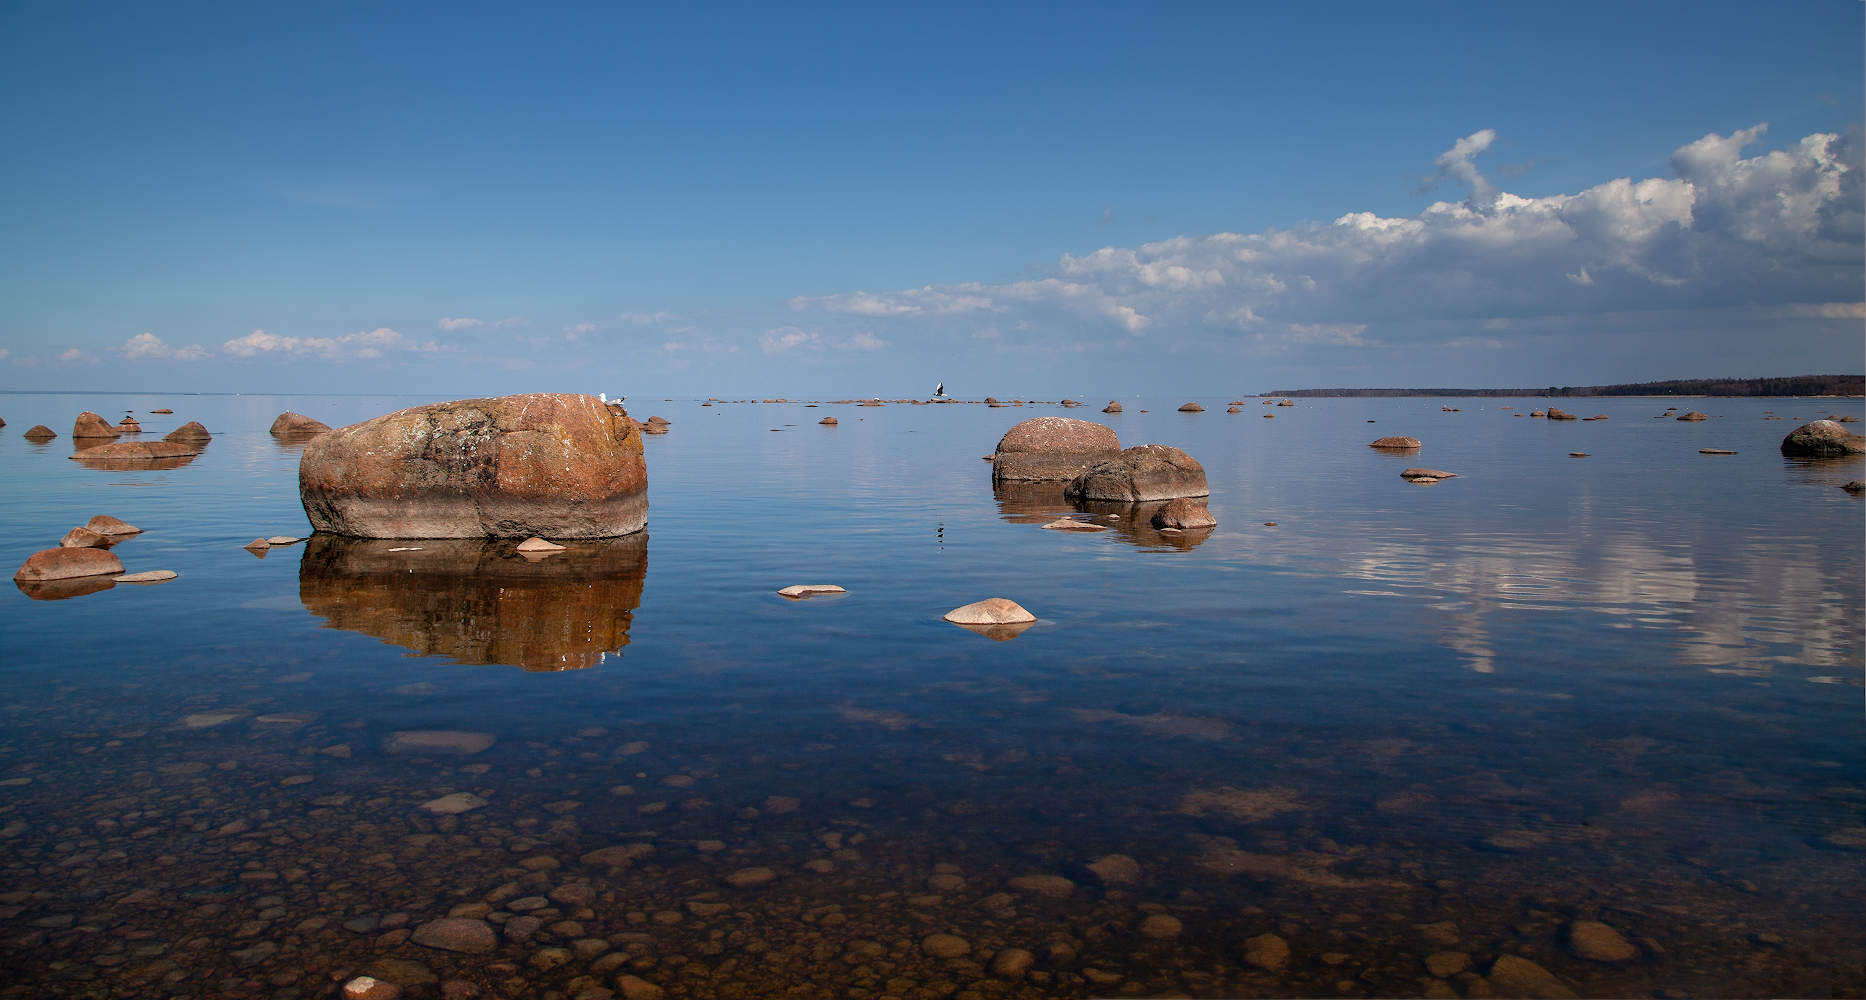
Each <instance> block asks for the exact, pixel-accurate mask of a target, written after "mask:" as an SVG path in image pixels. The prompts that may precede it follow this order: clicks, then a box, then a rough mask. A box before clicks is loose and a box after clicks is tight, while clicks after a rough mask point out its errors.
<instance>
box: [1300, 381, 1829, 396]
mask: <svg viewBox="0 0 1866 1000" xmlns="http://www.w3.org/2000/svg"><path fill="white" fill-rule="evenodd" d="M1264 395H1266V396H1499V397H1505V398H1508V397H1512V396H1862V395H1866V375H1793V376H1789V377H1786V378H1691V379H1673V380H1672V381H1669V382H1632V383H1626V384H1623V385H1563V386H1553V385H1551V386H1549V387H1548V388H1546V389H1279V390H1277V391H1276V392H1267V393H1264Z"/></svg>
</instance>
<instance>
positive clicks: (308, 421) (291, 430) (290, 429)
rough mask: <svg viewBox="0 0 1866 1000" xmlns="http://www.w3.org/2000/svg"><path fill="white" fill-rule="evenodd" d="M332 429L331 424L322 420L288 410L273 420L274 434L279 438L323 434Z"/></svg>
mask: <svg viewBox="0 0 1866 1000" xmlns="http://www.w3.org/2000/svg"><path fill="white" fill-rule="evenodd" d="M327 430H330V425H329V424H327V423H325V422H324V421H322V420H314V419H312V418H310V417H307V416H305V415H304V414H302V413H293V412H292V411H290V410H286V411H285V412H284V413H281V414H279V415H278V418H277V419H275V420H273V421H272V436H273V437H279V438H305V437H311V436H313V435H316V434H322V433H324V432H325V431H327Z"/></svg>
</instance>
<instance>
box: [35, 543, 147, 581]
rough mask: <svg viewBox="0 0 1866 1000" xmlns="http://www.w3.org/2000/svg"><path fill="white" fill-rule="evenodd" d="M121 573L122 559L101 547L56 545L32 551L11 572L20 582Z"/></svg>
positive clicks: (110, 575) (112, 575) (108, 575)
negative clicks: (58, 546)
mask: <svg viewBox="0 0 1866 1000" xmlns="http://www.w3.org/2000/svg"><path fill="white" fill-rule="evenodd" d="M121 575H123V561H122V560H121V559H118V558H117V557H116V556H115V555H114V554H112V553H111V552H109V551H108V550H105V549H101V548H89V547H85V548H64V547H60V548H56V549H44V550H42V551H39V552H34V553H33V554H32V555H30V556H27V557H26V561H25V562H24V563H23V564H21V565H20V568H19V569H17V570H15V571H14V573H13V579H15V580H17V581H20V582H22V583H39V582H44V581H53V580H70V579H75V578H79V577H90V576H104V577H114V576H121Z"/></svg>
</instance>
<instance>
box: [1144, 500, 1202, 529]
mask: <svg viewBox="0 0 1866 1000" xmlns="http://www.w3.org/2000/svg"><path fill="white" fill-rule="evenodd" d="M1150 523H1152V525H1153V526H1154V527H1156V528H1210V527H1213V526H1215V525H1217V523H1218V519H1217V518H1215V517H1213V516H1212V512H1211V511H1209V510H1207V509H1206V508H1205V505H1204V504H1202V503H1195V502H1193V501H1191V500H1188V499H1186V498H1184V497H1180V498H1178V499H1176V500H1172V501H1169V502H1168V503H1167V505H1166V506H1164V507H1161V508H1160V509H1159V510H1157V511H1154V512H1153V517H1152V519H1151V522H1150Z"/></svg>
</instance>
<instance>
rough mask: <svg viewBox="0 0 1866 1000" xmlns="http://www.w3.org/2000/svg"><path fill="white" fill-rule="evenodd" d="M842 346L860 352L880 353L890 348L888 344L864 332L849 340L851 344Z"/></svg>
mask: <svg viewBox="0 0 1866 1000" xmlns="http://www.w3.org/2000/svg"><path fill="white" fill-rule="evenodd" d="M842 346H843V347H853V348H855V349H856V350H858V351H879V350H881V349H882V348H884V347H886V346H888V342H887V341H885V340H882V339H881V338H880V337H877V336H875V335H874V334H872V333H869V332H867V331H866V330H864V331H862V332H861V333H858V334H856V335H855V336H853V337H851V338H849V342H848V343H846V344H843V345H842Z"/></svg>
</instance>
